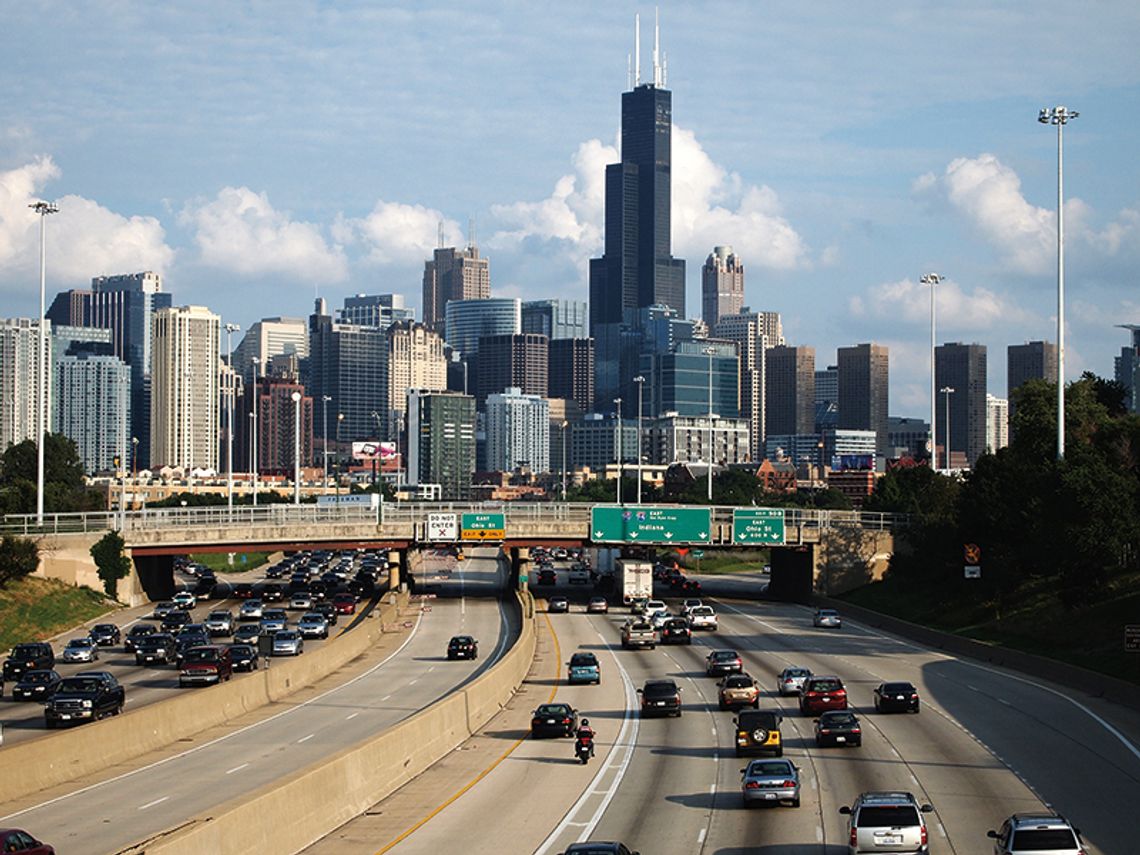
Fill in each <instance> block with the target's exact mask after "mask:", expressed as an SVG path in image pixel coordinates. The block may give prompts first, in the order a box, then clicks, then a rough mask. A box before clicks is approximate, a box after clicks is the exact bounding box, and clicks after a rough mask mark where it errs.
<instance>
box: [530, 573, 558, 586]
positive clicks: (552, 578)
mask: <svg viewBox="0 0 1140 855" xmlns="http://www.w3.org/2000/svg"><path fill="white" fill-rule="evenodd" d="M557 581H558V576H557V574H556V573H555V572H554V571H553V570H547V569H543V570H539V571H538V582H536V583H535V584H538V585H553V584H554V583H555V582H557Z"/></svg>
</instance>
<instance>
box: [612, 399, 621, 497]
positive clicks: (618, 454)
mask: <svg viewBox="0 0 1140 855" xmlns="http://www.w3.org/2000/svg"><path fill="white" fill-rule="evenodd" d="M614 406H616V407H617V451H616V452H615V453H614V458H615V459H616V461H617V467H618V475H617V503H618V504H619V505H620V504H621V450H622V449H621V445H622V443H621V441H622V435H621V398H614Z"/></svg>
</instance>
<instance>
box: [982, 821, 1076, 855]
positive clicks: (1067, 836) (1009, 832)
mask: <svg viewBox="0 0 1140 855" xmlns="http://www.w3.org/2000/svg"><path fill="white" fill-rule="evenodd" d="M986 836H987V837H992V838H993V840H994V855H1038V853H1041V852H1044V853H1046V854H1047V855H1085V853H1086V850H1085V848H1084V844H1083V843H1082V842H1081V833H1080V831H1078V830H1077V829H1075V828H1073V827H1072V826H1071V825H1069V821H1068V820H1067V819H1065V818H1064V817H1063V816H1060V815H1059V814H1055V813H1015V814H1014V815H1013V816H1011V817H1010V818H1009V819H1007V820H1006V821H1005V822H1003V823H1002V824H1001V828H1000V829H998V830H997V831H988V832H986Z"/></svg>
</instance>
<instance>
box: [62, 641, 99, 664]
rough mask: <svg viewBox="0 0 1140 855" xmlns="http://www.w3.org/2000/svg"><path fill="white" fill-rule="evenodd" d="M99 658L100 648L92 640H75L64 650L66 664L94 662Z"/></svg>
mask: <svg viewBox="0 0 1140 855" xmlns="http://www.w3.org/2000/svg"><path fill="white" fill-rule="evenodd" d="M98 658H99V647H98V645H96V644H95V642H94V641H92V640H91V639H90V638H73V639H71V641H69V642H67V646H66V647H65V648H63V661H64V662H94V661H95V660H96V659H98Z"/></svg>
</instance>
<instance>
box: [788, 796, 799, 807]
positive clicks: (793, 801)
mask: <svg viewBox="0 0 1140 855" xmlns="http://www.w3.org/2000/svg"><path fill="white" fill-rule="evenodd" d="M789 804H791V806H792V807H799V806H800V797H799V796H796V797H795V798H794V799H792V800H791V802H789Z"/></svg>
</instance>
